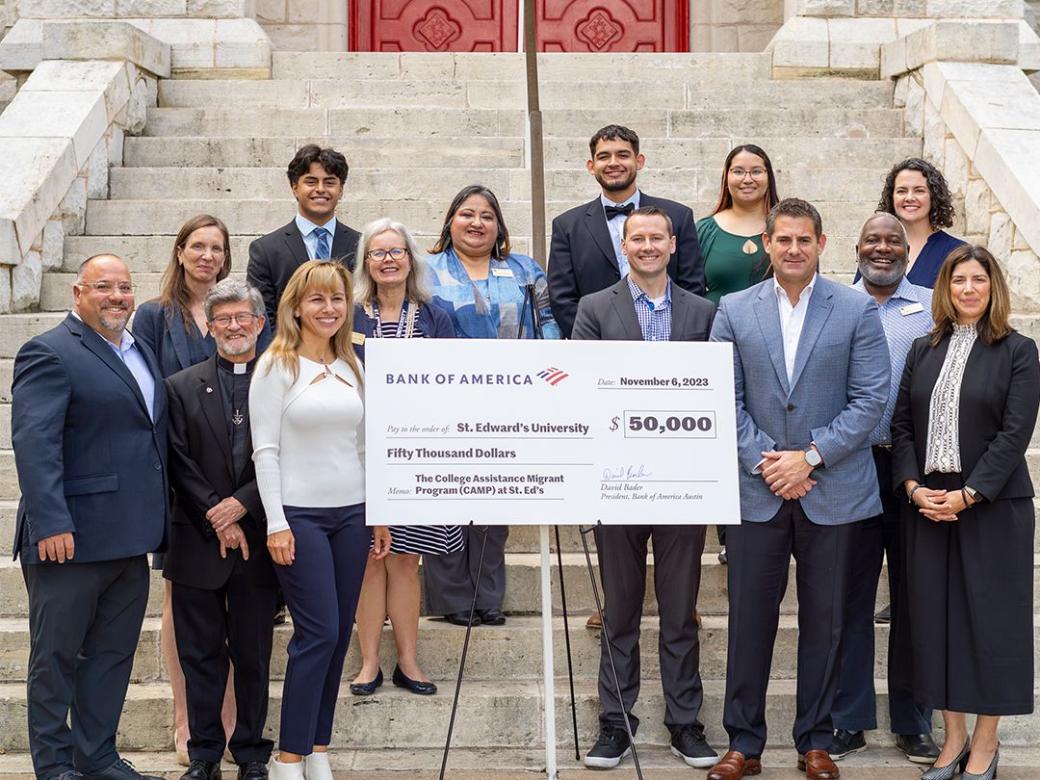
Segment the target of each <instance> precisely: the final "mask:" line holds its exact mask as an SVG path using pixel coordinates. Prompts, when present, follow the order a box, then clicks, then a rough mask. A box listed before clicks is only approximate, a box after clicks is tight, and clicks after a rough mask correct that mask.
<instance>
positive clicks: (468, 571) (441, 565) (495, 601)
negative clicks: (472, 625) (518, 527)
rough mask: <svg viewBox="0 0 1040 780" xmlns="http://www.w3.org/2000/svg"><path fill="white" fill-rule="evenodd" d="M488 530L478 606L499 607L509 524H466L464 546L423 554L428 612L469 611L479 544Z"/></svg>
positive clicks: (475, 584) (500, 607)
mask: <svg viewBox="0 0 1040 780" xmlns="http://www.w3.org/2000/svg"><path fill="white" fill-rule="evenodd" d="M485 532H486V533H487V547H486V548H485V550H484V567H483V571H481V572H480V577H479V581H480V593H479V594H478V595H477V609H478V610H483V609H502V601H503V600H504V599H505V597H506V540H507V539H508V538H509V526H507V525H489V526H465V527H463V529H462V533H463V536H464V537H465V539H466V546H465V547H463V548H462V549H461V550H459V551H458V552H453V553H448V554H446V555H425V556H423V581H424V586H425V593H426V611H427V612H428V613H429V614H431V615H451V614H454V613H456V612H465V613H469V608H470V605H472V603H473V591H474V590H475V589H476V587H477V580H478V576H477V574H478V572H477V566H478V564H479V562H480V545H481V543H482V542H483V538H484V533H485Z"/></svg>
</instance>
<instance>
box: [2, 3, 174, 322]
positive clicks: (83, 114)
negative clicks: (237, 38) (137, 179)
mask: <svg viewBox="0 0 1040 780" xmlns="http://www.w3.org/2000/svg"><path fill="white" fill-rule="evenodd" d="M23 2H24V0H23ZM40 29H41V42H40V57H41V60H42V61H41V62H40V64H39V65H38V67H36V68H35V70H33V72H32V74H31V75H30V76H29V77H28V78H27V79H26V80H25V83H24V84H23V85H22V86H21V88H20V89H19V90H18V93H17V94H16V95H15V96H14V99H13V100H12V101H11V103H10V105H8V106H7V108H6V109H5V110H4V112H3V114H0V148H3V154H0V181H3V183H4V185H3V187H2V188H0V313H10V312H17V311H27V310H31V309H34V308H36V307H37V306H38V304H39V299H40V284H41V278H42V275H43V272H44V271H45V270H47V269H50V268H56V267H58V266H60V265H61V261H62V253H63V244H64V238H65V235H66V234H77V233H82V232H83V229H84V220H85V215H86V207H87V199H88V198H104V197H107V195H108V169H109V165H111V164H115V165H118V164H121V163H122V157H123V134H124V132H131V133H132V132H139V131H140V130H141V128H142V127H143V126H144V121H145V110H146V108H147V107H148V106H149V105H155V100H156V93H157V80H158V78H159V77H163V76H169V74H170V47H169V45H167V44H164V43H162V42H160V41H158V40H156V39H155V38H153V37H151V36H150V35H148V34H147V33H145V32H142V31H141V30H140V29H139V28H137V27H135V26H133V25H130V24H127V23H126V22H100V21H87V22H82V21H73V22H47V23H45V24H43V25H41V28H40ZM4 43H6V41H5V42H4ZM4 43H0V49H2V47H3V45H4Z"/></svg>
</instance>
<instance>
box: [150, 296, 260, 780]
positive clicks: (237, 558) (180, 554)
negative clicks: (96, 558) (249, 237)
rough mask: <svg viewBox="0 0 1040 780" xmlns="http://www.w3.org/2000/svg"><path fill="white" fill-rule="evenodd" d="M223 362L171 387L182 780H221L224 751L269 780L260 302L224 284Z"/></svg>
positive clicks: (179, 376) (172, 562) (217, 337)
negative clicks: (230, 722)
mask: <svg viewBox="0 0 1040 780" xmlns="http://www.w3.org/2000/svg"><path fill="white" fill-rule="evenodd" d="M204 305H205V310H206V320H207V322H208V323H209V330H210V333H211V334H212V335H213V340H214V342H215V343H216V347H217V354H216V355H214V356H213V357H212V358H210V359H209V360H206V361H204V362H202V363H199V364H198V365H195V366H192V367H191V368H187V369H185V370H184V371H180V372H178V373H176V374H174V375H173V376H171V377H170V378H169V379H167V380H166V388H167V395H168V397H169V403H170V414H169V417H170V427H169V440H170V482H171V484H172V486H173V493H174V499H173V523H172V527H171V532H170V545H169V549H168V551H167V553H166V566H165V568H164V570H163V576H165V577H166V579H168V580H170V581H171V582H172V583H173V589H172V591H173V621H174V626H175V627H176V635H177V655H178V657H179V658H180V662H181V669H182V670H183V671H184V680H185V684H186V687H187V693H188V697H187V700H188V730H189V732H190V734H191V737H190V739H189V740H188V756H189V758H190V759H191V764H190V766H189V768H188V771H187V772H186V773H185V774H184V775H183V777H182V780H219V778H220V759H221V757H222V756H223V755H224V748H225V746H227V747H229V748H230V750H231V755H232V756H233V757H234V759H235V763H237V764H238V766H239V770H238V777H239V780H264V778H266V777H267V762H268V760H269V759H270V757H271V749H272V747H273V743H272V742H271V740H269V739H266V738H265V737H264V723H265V721H266V720H267V693H268V677H269V669H270V661H271V643H272V635H273V620H274V613H275V609H276V601H277V580H276V578H275V574H274V569H273V567H272V564H271V558H270V556H269V554H268V552H267V523H266V519H265V516H264V510H263V505H262V504H261V502H260V493H259V491H258V489H257V486H256V472H255V471H254V469H253V460H252V452H253V447H252V441H251V438H250V431H249V408H248V403H249V382H250V380H251V378H252V372H253V366H254V365H255V364H256V358H257V350H256V344H257V338H258V337H259V335H260V332H261V331H262V330H263V327H264V301H263V298H262V296H261V295H260V292H259V291H258V290H256V289H255V288H253V287H250V286H249V285H247V284H246V283H245V282H242V281H238V280H235V279H225V280H224V281H222V282H220V283H219V284H217V285H216V286H214V287H213V289H212V290H210V292H209V293H208V294H207V296H206V300H205V304H204ZM229 662H230V663H233V664H234V686H235V700H236V703H237V716H236V724H235V730H234V733H233V734H232V735H231V737H230V740H229V741H227V743H226V740H225V733H224V726H223V724H222V722H221V706H222V704H223V701H224V689H225V687H226V686H227V680H228V674H229Z"/></svg>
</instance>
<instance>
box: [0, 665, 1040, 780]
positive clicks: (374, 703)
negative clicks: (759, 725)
mask: <svg viewBox="0 0 1040 780" xmlns="http://www.w3.org/2000/svg"><path fill="white" fill-rule="evenodd" d="M437 682H439V683H441V684H443V686H444V687H443V692H442V693H439V694H438V695H436V696H428V697H419V696H415V695H413V694H411V693H408V692H406V691H403V690H401V689H397V688H394V687H392V686H391V687H387V686H384V687H383V688H381V689H380V690H379V692H378V693H377V694H376V695H374V696H371V697H366V698H364V699H360V700H359V699H356V698H354V697H351V696H349V695H341V696H340V698H339V700H338V702H337V707H336V720H335V725H334V728H333V734H332V741H333V744H340V745H349V746H351V747H355V748H361V749H372V748H437V747H442V748H443V744H444V738H445V735H446V733H447V725H448V717H449V714H450V711H451V704H452V695H451V694H452V691H453V686H452V685H451V684H450V683H445V682H444V681H437ZM558 682H559V684H558V685H557V687H556V696H555V703H556V728H557V738H558V742H557V744H558V745H560V746H562V747H564V748H567V747H568V746H569V745H570V744H572V742H571V740H572V737H571V733H570V730H571V713H570V703H569V694H568V691H567V686H566V683H565V682H564V681H562V680H561V681H558ZM643 683H644V685H643V688H642V692H641V696H640V700H639V702H638V703H637V704H636V707H635V713H636V714H638V715H640V716H641V723H640V729H639V734H640V738H641V740H645V741H647V742H651V743H656V744H666V742H667V739H668V732H667V730H666V729H665V727H664V725H663V724H662V723H661V722H660V720H659V719H660V718H661V717H662V715H663V713H664V700H663V696H662V694H661V691H660V688H659V686H658V685H657V684H656V681H654V680H650V679H644V680H643ZM875 685H876V687H877V691H878V695H877V707H878V731H877V732H876V733H875V735H874V737H875V739H876V740H877V741H879V742H881V741H884V742H886V743H887V742H888V740H889V739H890V738H889V736H888V734H887V731H888V694H887V689H886V684H885V681H884V680H877V681H876V683H875ZM542 691H543V689H542V685H541V683H540V682H536V681H502V680H498V681H494V682H481V681H466V682H464V684H463V686H462V690H461V696H460V699H459V716H458V718H457V719H456V722H455V730H454V735H453V739H452V745H453V746H455V747H458V748H469V747H485V748H490V747H499V746H513V747H515V746H524V747H531V746H539V745H541V744H543V737H542V723H541V718H542V714H541V712H542V697H543V692H542ZM344 693H345V692H344ZM724 694H725V689H724V683H723V682H722V681H721V680H709V681H707V682H706V683H705V685H704V706H703V709H702V710H701V713H700V717H701V720H702V721H703V722H704V725H705V735H706V736H707V738H708V741H709V742H710V743H711V744H713V745H717V746H718V747H724V745H725V743H726V738H725V732H724V731H723V729H722V725H721V724H722V706H723V701H724ZM25 696H26V693H25V686H24V685H21V684H18V683H9V684H5V685H0V723H9V724H17V726H15V727H13V728H5V729H4V731H3V734H2V735H0V749H3V750H9V751H24V750H26V749H27V747H28V745H27V735H26V730H25V728H24V725H23V724H24V719H25ZM281 697H282V684H281V683H280V682H274V683H272V684H271V690H270V707H269V711H268V718H267V729H266V732H267V734H268V736H271V737H275V736H276V735H277V733H278V723H279V715H280V710H281ZM575 699H576V711H577V716H578V732H579V737H580V739H581V740H582V741H583V742H584V743H585V744H589V743H590V741H591V740H593V739H594V738H595V735H596V732H597V731H598V723H597V721H598V718H597V715H598V712H599V697H598V695H597V693H596V688H595V684H594V683H593V682H592V681H584V680H582V681H576V682H575ZM794 711H795V683H794V681H793V680H775V681H773V683H772V684H771V685H770V686H769V690H768V692H767V696H766V720H767V722H768V724H769V726H770V732H769V733H770V741H771V742H772V743H773V744H776V745H784V746H789V745H791V727H792V723H793V719H794ZM172 715H173V705H172V702H171V701H170V692H169V686H168V685H166V684H164V683H151V684H138V685H133V686H131V687H130V689H129V691H128V693H127V698H126V702H125V704H124V707H123V715H122V721H121V723H120V729H119V735H118V739H117V745H118V746H119V747H121V748H122V749H125V750H153V751H156V750H169V749H170V748H171V746H172V733H171V732H172V730H171V729H170V723H171V722H172ZM399 724H408V725H407V727H404V728H402V727H401V726H400V725H399ZM1038 729H1040V715H1038V714H1033V715H1026V716H1020V717H1014V718H1006V719H1003V721H1002V723H1001V741H1002V743H1003V744H1006V745H1010V746H1014V745H1021V746H1035V745H1036V743H1037V734H1038V733H1040V731H1038ZM793 758H794V757H793V756H790V760H793ZM688 771H689V770H687V775H688ZM903 772H904V775H903V776H904V777H909V776H910V772H911V770H910V768H909V767H906V766H905V765H904V768H903Z"/></svg>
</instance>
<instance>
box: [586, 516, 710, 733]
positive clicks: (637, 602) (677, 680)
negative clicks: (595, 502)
mask: <svg viewBox="0 0 1040 780" xmlns="http://www.w3.org/2000/svg"><path fill="white" fill-rule="evenodd" d="M706 530H707V529H706V527H705V526H703V525H652V526H651V525H643V526H638V525H631V526H620V525H609V526H607V525H605V526H600V527H599V530H598V533H597V534H596V544H597V547H598V551H599V565H600V578H601V581H602V583H603V591H604V593H605V595H606V598H605V604H604V607H603V611H604V614H603V620H604V622H605V624H606V626H607V628H608V629H609V631H610V639H611V647H612V649H613V656H614V667H615V668H616V670H617V675H618V682H619V683H620V687H621V697H622V700H623V702H624V703H623V704H622V703H621V702H619V701H618V696H617V688H616V687H615V684H614V675H613V673H612V672H611V668H610V658H609V657H608V656H607V646H606V642H607V639H606V632H603V635H602V642H603V645H602V649H601V652H600V664H599V701H600V707H601V708H602V709H601V712H600V716H599V719H600V724H601V725H614V726H621V725H623V724H624V717H623V715H622V707H624V712H625V713H627V714H628V718H629V721H630V723H631V726H632V733H633V734H634V733H635V731H636V729H637V728H638V726H639V718H637V717H635V716H634V715H633V714H632V707H633V706H634V705H635V703H636V699H637V698H639V634H640V620H641V618H642V616H643V597H644V595H645V593H646V554H647V542H648V541H649V540H650V539H651V537H652V538H653V540H654V592H655V593H656V594H657V604H658V611H659V612H660V616H661V633H660V639H659V641H658V652H659V653H660V658H661V686H662V688H663V689H664V701H665V715H664V723H665V725H666V726H667V727H668V729H669V730H670V731H674V730H675V729H677V728H679V727H681V726H695V727H698V728H703V727H702V726H701V723H700V721H699V720H698V719H697V718H698V715H699V714H700V710H701V704H703V702H704V688H703V686H702V685H701V673H700V647H701V646H700V639H699V638H698V636H697V616H696V607H697V592H698V591H699V590H700V584H701V554H702V553H703V552H704V536H705V531H706Z"/></svg>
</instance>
